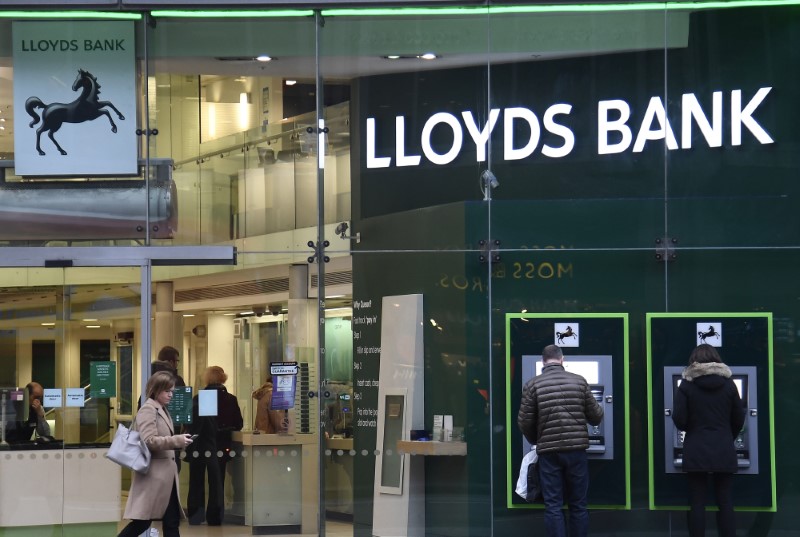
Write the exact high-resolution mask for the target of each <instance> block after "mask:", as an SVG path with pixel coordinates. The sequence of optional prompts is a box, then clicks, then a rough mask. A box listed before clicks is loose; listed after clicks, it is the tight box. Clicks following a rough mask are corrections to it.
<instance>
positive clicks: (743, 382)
mask: <svg viewBox="0 0 800 537" xmlns="http://www.w3.org/2000/svg"><path fill="white" fill-rule="evenodd" d="M672 380H673V385H674V387H675V391H676V392H677V391H678V386H680V385H681V382H682V381H683V379H682V378H681V377H680V376H678V375H675V376H673V377H672ZM732 380H733V383H734V384H735V385H736V389H737V390H738V391H739V397H741V398H742V403H743V404H744V406H747V377H746V376H736V375H734V376H733V377H732Z"/></svg>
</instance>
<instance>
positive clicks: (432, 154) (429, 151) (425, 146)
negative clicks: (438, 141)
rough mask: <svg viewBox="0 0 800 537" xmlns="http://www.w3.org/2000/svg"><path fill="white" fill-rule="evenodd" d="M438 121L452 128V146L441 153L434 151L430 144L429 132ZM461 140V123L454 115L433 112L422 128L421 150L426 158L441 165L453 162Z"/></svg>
mask: <svg viewBox="0 0 800 537" xmlns="http://www.w3.org/2000/svg"><path fill="white" fill-rule="evenodd" d="M439 123H444V124H446V125H448V126H449V127H450V128H451V129H452V130H453V146H452V147H451V148H450V149H449V150H448V151H447V153H444V154H443V155H440V154H439V153H437V152H436V151H434V150H433V146H432V145H431V133H433V129H434V128H435V127H436V125H438V124H439ZM463 141H464V131H462V130H461V123H459V122H458V119H457V118H456V116H454V115H453V114H448V113H447V112H439V113H438V114H433V115H432V116H431V117H430V119H428V121H426V122H425V126H424V127H423V128H422V152H423V153H425V156H426V157H427V159H428V160H430V161H431V162H433V163H434V164H439V165H443V164H450V163H451V162H453V161H454V160H455V159H456V157H457V156H458V154H459V153H460V152H461V144H462V143H463Z"/></svg>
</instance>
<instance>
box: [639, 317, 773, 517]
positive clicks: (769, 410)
mask: <svg viewBox="0 0 800 537" xmlns="http://www.w3.org/2000/svg"><path fill="white" fill-rule="evenodd" d="M711 322H718V323H721V324H722V326H723V331H722V344H723V346H722V348H721V349H719V350H720V355H721V356H722V360H723V362H725V363H726V364H727V365H729V366H731V367H743V366H755V368H756V369H757V371H758V379H757V383H758V401H757V404H758V409H759V410H758V415H759V418H758V419H759V432H758V442H759V449H758V452H759V457H760V461H759V473H758V474H757V475H744V474H737V475H736V476H735V477H734V480H733V499H734V508H735V510H736V511H751V512H757V511H763V512H775V511H776V509H777V491H776V485H775V424H774V420H775V407H774V391H773V389H774V383H773V331H772V313H762V312H741V313H739V312H726V313H718V312H712V313H704V312H703V313H647V314H646V324H647V402H648V408H649V409H650V412H649V413H648V417H647V426H648V458H649V461H648V471H649V488H650V491H649V498H650V500H649V503H650V509H651V510H665V511H680V510H688V500H687V492H686V477H685V476H684V475H682V474H668V473H667V472H666V471H665V468H664V466H665V465H664V457H665V452H664V447H663V446H664V434H665V433H664V427H663V423H662V421H661V420H664V419H671V418H669V417H667V416H665V415H664V410H665V409H664V403H663V399H664V382H663V371H664V368H665V367H670V366H686V365H687V363H688V359H689V354H690V353H691V351H692V349H694V347H695V346H696V345H697V333H696V329H695V327H696V326H697V323H711ZM726 342H728V343H727V346H726ZM754 362H757V363H754ZM751 406H752V405H751ZM763 499H766V501H763ZM708 501H709V503H710V504H713V494H712V495H710V496H709V499H708ZM709 509H716V507H714V508H709Z"/></svg>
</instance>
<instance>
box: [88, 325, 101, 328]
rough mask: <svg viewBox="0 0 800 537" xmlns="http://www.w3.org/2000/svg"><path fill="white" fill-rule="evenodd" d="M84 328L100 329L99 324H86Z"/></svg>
mask: <svg viewBox="0 0 800 537" xmlns="http://www.w3.org/2000/svg"><path fill="white" fill-rule="evenodd" d="M86 328H100V325H99V324H87V325H86Z"/></svg>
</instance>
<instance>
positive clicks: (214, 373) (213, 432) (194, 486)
mask: <svg viewBox="0 0 800 537" xmlns="http://www.w3.org/2000/svg"><path fill="white" fill-rule="evenodd" d="M226 380H228V375H226V374H225V371H224V370H223V369H222V368H221V367H219V366H216V365H215V366H211V367H209V368H207V369H206V370H205V372H204V373H203V382H204V383H205V384H206V387H205V388H204V389H205V390H216V391H217V413H216V415H215V416H201V415H200V402H199V394H198V395H195V396H194V398H193V399H192V403H193V404H192V425H191V427H190V428H189V432H191V433H192V434H196V435H198V436H197V439H196V440H195V443H194V444H192V449H190V450H187V452H186V458H187V460H188V461H189V495H188V498H187V502H186V507H187V515H188V518H189V524H193V525H195V524H202V523H203V521H205V522H207V523H208V525H209V526H219V525H220V524H222V520H223V518H224V514H225V469H226V466H227V464H228V460H229V459H230V451H231V443H232V440H231V433H232V432H233V431H241V430H242V426H243V425H244V421H243V419H242V411H241V409H240V408H239V401H238V400H237V399H236V396H235V395H233V394H231V393H228V390H226V389H225V386H224V383H225V381H226ZM207 454H208V455H209V456H207ZM206 474H208V504H207V505H206V507H205V511H204V510H203V504H204V503H205V477H206Z"/></svg>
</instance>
